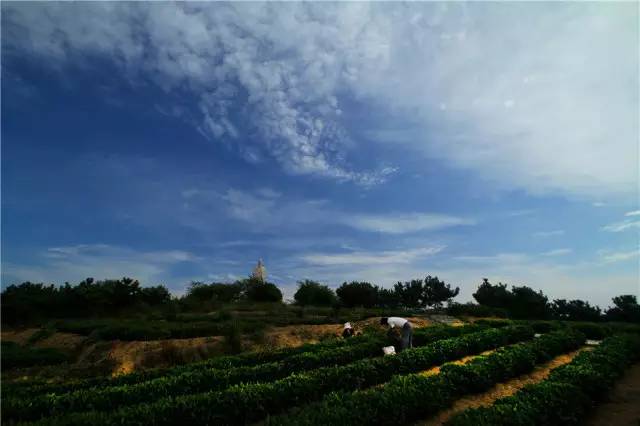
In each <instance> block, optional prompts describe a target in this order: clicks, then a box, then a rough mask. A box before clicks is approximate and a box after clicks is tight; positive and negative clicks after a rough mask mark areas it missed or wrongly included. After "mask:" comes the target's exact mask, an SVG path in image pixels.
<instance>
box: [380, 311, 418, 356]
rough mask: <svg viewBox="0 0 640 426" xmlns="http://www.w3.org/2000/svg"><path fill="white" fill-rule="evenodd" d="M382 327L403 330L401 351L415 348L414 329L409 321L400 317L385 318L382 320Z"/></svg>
mask: <svg viewBox="0 0 640 426" xmlns="http://www.w3.org/2000/svg"><path fill="white" fill-rule="evenodd" d="M380 325H387V326H389V328H390V329H392V328H396V327H397V328H398V329H400V330H401V333H402V340H401V346H400V350H401V351H403V350H405V349H407V348H412V347H413V327H412V326H411V323H410V322H409V321H408V320H406V319H404V318H400V317H389V318H386V317H384V318H381V319H380Z"/></svg>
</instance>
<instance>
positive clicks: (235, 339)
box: [224, 321, 242, 354]
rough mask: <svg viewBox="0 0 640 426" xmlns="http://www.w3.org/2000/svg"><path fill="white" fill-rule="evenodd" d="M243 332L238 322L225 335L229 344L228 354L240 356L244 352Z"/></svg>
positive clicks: (233, 323) (232, 324) (225, 339)
mask: <svg viewBox="0 0 640 426" xmlns="http://www.w3.org/2000/svg"><path fill="white" fill-rule="evenodd" d="M241 332H242V330H241V329H240V326H239V325H238V323H237V322H236V321H234V322H232V323H231V325H230V326H229V327H228V328H227V330H226V332H225V334H224V341H225V343H226V344H227V352H228V353H230V354H238V353H240V352H242V334H241Z"/></svg>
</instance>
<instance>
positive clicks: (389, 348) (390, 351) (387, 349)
mask: <svg viewBox="0 0 640 426" xmlns="http://www.w3.org/2000/svg"><path fill="white" fill-rule="evenodd" d="M382 352H384V354H385V355H395V354H396V348H395V347H393V346H385V347H384V348H382Z"/></svg>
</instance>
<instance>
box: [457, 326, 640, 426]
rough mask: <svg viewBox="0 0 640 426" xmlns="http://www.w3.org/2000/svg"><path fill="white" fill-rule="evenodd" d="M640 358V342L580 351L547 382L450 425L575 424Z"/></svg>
mask: <svg viewBox="0 0 640 426" xmlns="http://www.w3.org/2000/svg"><path fill="white" fill-rule="evenodd" d="M638 359H640V337H639V336H637V335H635V336H633V335H617V336H614V337H610V338H607V339H606V340H604V341H603V342H602V343H601V344H600V345H599V346H598V347H597V348H595V349H594V350H593V351H584V352H582V353H580V354H578V356H576V357H575V358H574V359H573V360H572V361H571V362H570V363H569V364H565V365H563V366H561V367H558V368H556V369H555V370H553V371H552V372H551V374H550V375H549V377H548V378H547V379H546V380H544V381H542V382H540V383H536V384H532V385H529V386H526V387H524V388H523V389H521V390H520V391H519V392H517V393H516V394H515V395H512V396H510V397H506V398H502V399H499V400H497V401H496V402H495V403H494V404H493V405H492V406H489V407H482V408H476V409H467V410H465V411H463V412H461V413H459V414H458V415H456V416H455V417H453V418H452V419H451V420H450V421H449V422H448V423H447V425H449V426H472V425H473V426H490V425H491V426H493V425H496V426H500V425H517V426H520V425H522V426H535V425H553V424H563V425H579V424H583V423H584V422H583V419H584V417H585V415H586V414H587V413H588V410H589V409H590V408H591V406H592V405H593V403H594V402H597V401H600V400H602V399H603V398H604V396H605V395H606V392H607V391H608V390H609V389H610V388H611V386H612V385H613V384H614V382H615V380H617V379H618V378H619V377H620V376H621V375H622V374H623V372H624V370H625V369H626V368H627V366H629V365H630V364H631V363H633V362H635V361H637V360H638Z"/></svg>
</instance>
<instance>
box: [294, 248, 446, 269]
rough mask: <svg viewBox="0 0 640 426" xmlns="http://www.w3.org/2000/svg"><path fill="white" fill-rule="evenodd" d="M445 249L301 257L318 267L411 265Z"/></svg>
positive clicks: (362, 252)
mask: <svg viewBox="0 0 640 426" xmlns="http://www.w3.org/2000/svg"><path fill="white" fill-rule="evenodd" d="M443 249H444V247H429V248H418V249H410V250H392V251H379V252H374V251H354V252H349V253H331V254H326V253H312V254H305V255H303V256H301V259H302V260H303V261H304V262H306V263H308V264H310V265H316V266H339V265H378V266H379V265H389V264H393V265H395V264H405V263H411V262H413V261H415V260H417V259H421V258H425V257H428V256H433V255H434V254H437V253H439V252H441V251H442V250H443Z"/></svg>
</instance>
